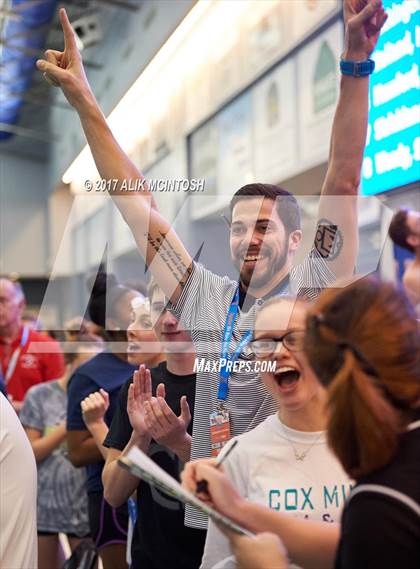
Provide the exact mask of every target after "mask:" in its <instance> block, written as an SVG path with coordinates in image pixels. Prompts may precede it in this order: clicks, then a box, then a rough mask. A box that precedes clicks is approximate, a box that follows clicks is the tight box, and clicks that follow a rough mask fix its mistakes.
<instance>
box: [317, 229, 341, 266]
mask: <svg viewBox="0 0 420 569" xmlns="http://www.w3.org/2000/svg"><path fill="white" fill-rule="evenodd" d="M342 247H343V235H342V233H341V231H340V230H339V229H338V226H337V225H335V224H334V223H332V222H331V221H329V220H328V219H320V220H319V222H318V227H317V230H316V235H315V240H314V246H313V249H312V252H311V256H312V257H315V256H317V255H320V256H321V257H322V258H323V259H325V260H326V261H333V260H334V259H336V258H337V257H338V255H339V254H340V251H341V249H342Z"/></svg>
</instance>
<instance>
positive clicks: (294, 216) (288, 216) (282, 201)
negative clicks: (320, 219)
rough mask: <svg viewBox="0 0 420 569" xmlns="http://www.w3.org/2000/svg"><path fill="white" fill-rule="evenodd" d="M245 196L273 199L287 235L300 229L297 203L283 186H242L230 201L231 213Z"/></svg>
mask: <svg viewBox="0 0 420 569" xmlns="http://www.w3.org/2000/svg"><path fill="white" fill-rule="evenodd" d="M247 197H263V198H267V199H269V200H273V201H275V202H276V207H277V213H278V214H279V217H280V219H281V221H282V223H283V225H284V228H285V230H286V233H287V235H290V233H292V232H293V231H296V230H297V229H300V211H299V205H298V203H297V201H296V198H295V197H294V195H292V194H291V193H290V192H288V191H287V190H285V189H284V188H281V187H280V186H275V185H274V184H247V185H246V186H242V188H240V189H239V190H238V191H237V192H235V194H234V196H233V198H232V199H231V201H230V211H231V213H232V211H233V208H234V207H235V205H236V204H237V203H238V202H239V201H240V200H242V199H244V198H247ZM276 200H277V201H276Z"/></svg>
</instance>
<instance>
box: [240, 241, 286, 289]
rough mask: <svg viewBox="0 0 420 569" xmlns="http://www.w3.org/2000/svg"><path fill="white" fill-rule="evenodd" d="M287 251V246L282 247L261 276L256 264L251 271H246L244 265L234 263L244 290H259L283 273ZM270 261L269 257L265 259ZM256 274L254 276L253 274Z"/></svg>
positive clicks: (242, 263) (243, 263)
mask: <svg viewBox="0 0 420 569" xmlns="http://www.w3.org/2000/svg"><path fill="white" fill-rule="evenodd" d="M287 255H288V249H287V244H285V245H284V247H283V249H282V250H281V251H280V253H279V254H278V255H277V257H276V258H275V259H274V260H273V262H272V263H268V270H267V271H264V272H263V273H262V274H258V262H257V263H256V265H255V267H254V268H253V269H252V270H248V269H247V268H246V263H245V262H242V261H240V262H239V263H237V262H235V267H236V269H237V270H238V271H239V270H240V269H242V270H240V273H239V279H240V282H241V283H242V284H243V285H244V286H245V287H246V288H249V287H251V288H260V287H262V286H264V285H266V284H267V283H268V282H270V281H272V280H275V279H274V278H273V277H275V275H276V274H279V275H280V273H281V272H282V271H283V269H284V266H285V264H286V261H287ZM267 259H268V260H270V257H267ZM254 273H256V274H254Z"/></svg>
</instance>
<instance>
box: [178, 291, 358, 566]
mask: <svg viewBox="0 0 420 569" xmlns="http://www.w3.org/2000/svg"><path fill="white" fill-rule="evenodd" d="M306 309H307V302H305V301H303V300H295V299H288V298H285V297H275V298H272V299H270V300H269V301H267V302H266V303H265V304H264V305H263V307H262V308H261V309H260V311H259V313H258V315H257V318H256V321H255V327H254V333H253V340H252V342H251V347H252V350H253V352H254V353H255V356H256V358H257V361H256V366H257V367H260V369H261V370H263V369H270V368H271V366H266V365H264V366H263V365H262V363H263V362H274V363H275V371H273V372H270V371H261V376H262V380H263V382H264V385H265V387H266V389H267V390H268V391H269V392H270V394H271V395H272V396H273V398H274V400H275V401H276V403H277V408H278V411H277V413H276V414H275V415H272V416H270V417H268V419H266V420H265V421H264V422H263V423H261V424H260V425H259V426H258V427H257V428H255V429H254V430H252V431H250V432H248V433H245V434H243V435H241V436H239V437H237V440H238V444H237V445H236V448H235V449H234V450H233V451H232V453H230V455H229V456H228V457H227V458H226V460H225V461H224V462H223V468H224V471H225V472H226V473H227V475H228V477H229V478H230V480H231V481H232V482H233V483H234V485H235V487H236V488H237V490H238V491H239V493H240V495H241V496H243V497H245V498H247V499H248V500H250V501H251V502H256V503H258V504H261V505H264V506H267V507H269V508H271V509H273V510H275V511H277V512H280V513H284V514H285V515H286V522H287V523H288V520H289V519H290V517H292V516H293V517H297V518H301V519H303V520H307V519H309V520H316V521H318V522H323V524H325V525H328V526H330V527H335V528H338V525H337V526H336V523H337V522H339V519H340V513H341V509H342V506H343V504H344V501H345V498H346V497H347V495H348V494H349V492H350V489H351V486H350V481H349V477H348V476H347V475H346V474H345V472H344V471H343V469H342V467H341V466H340V464H339V462H338V461H337V459H336V458H335V457H334V456H333V454H332V452H331V451H330V450H329V449H328V447H327V442H326V436H325V428H326V414H325V403H326V392H325V389H324V388H323V387H322V385H321V384H320V383H319V381H318V379H317V377H316V376H315V374H314V372H313V371H312V369H311V368H310V367H309V364H308V362H307V359H306V357H305V354H304V352H303V342H304V334H305V318H306ZM272 367H274V366H272ZM229 446H230V444H228V445H226V447H225V448H224V449H223V451H222V456H223V454H225V453H226V452H227V450H228V449H229ZM193 469H194V463H190V465H189V466H188V467H187V470H186V474H185V480H186V481H187V482H188V480H191V479H192V478H193V475H194V474H193ZM200 497H204V498H205V496H200ZM333 534H334V537H333V539H337V536H338V529H336V530H333ZM233 564H234V558H233V556H232V551H231V548H230V544H229V541H228V539H227V538H226V537H225V536H224V535H223V534H222V533H221V532H220V531H219V529H218V528H217V527H216V526H215V525H214V524H213V523H212V522H211V521H210V524H209V530H208V534H207V540H206V546H205V550H204V556H203V561H202V568H206V569H207V568H208V569H209V568H212V567H215V566H216V565H217V568H218V569H220V568H222V567H223V568H224V569H226V568H228V567H232V566H234V565H233ZM318 566H321V565H318Z"/></svg>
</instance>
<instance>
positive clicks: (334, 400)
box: [328, 349, 400, 478]
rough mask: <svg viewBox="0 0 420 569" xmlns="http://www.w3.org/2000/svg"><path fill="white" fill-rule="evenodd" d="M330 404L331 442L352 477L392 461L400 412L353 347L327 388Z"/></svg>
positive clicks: (329, 431)
mask: <svg viewBox="0 0 420 569" xmlns="http://www.w3.org/2000/svg"><path fill="white" fill-rule="evenodd" d="M328 406H329V410H330V418H329V423H328V442H329V445H330V447H331V448H332V449H334V451H335V453H336V455H337V457H338V459H339V460H340V462H341V464H342V465H343V468H344V470H345V471H346V472H347V473H348V474H349V475H350V476H351V477H352V478H358V477H360V476H362V475H363V474H365V473H367V472H371V471H372V470H375V469H376V468H379V467H380V466H383V465H385V464H387V463H388V462H390V460H391V458H392V456H393V454H394V452H395V449H396V446H397V434H398V432H399V429H400V421H399V416H398V412H397V410H396V409H395V408H394V407H393V406H392V405H391V404H390V402H389V401H387V399H386V398H385V397H384V395H383V392H381V389H380V387H379V386H377V385H376V384H375V383H374V382H373V381H372V379H371V378H370V377H369V376H368V375H367V373H366V372H365V371H364V370H363V369H362V368H361V366H360V363H359V362H358V360H357V359H356V357H355V355H354V354H353V352H352V351H351V350H350V349H346V350H345V352H344V356H343V365H342V366H341V368H340V369H339V371H338V373H337V374H336V376H335V377H334V379H333V381H332V383H331V386H330V388H329V390H328Z"/></svg>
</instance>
